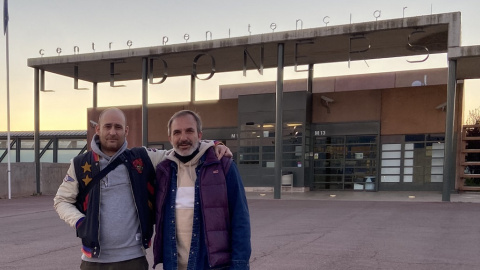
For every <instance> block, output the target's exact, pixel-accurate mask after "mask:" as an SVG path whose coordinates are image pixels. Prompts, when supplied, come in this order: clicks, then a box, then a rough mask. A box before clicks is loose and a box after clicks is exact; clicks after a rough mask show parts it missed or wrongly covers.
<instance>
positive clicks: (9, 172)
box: [5, 27, 12, 199]
mask: <svg viewBox="0 0 480 270" xmlns="http://www.w3.org/2000/svg"><path fill="white" fill-rule="evenodd" d="M5 37H6V42H7V145H8V146H7V147H8V148H7V149H8V150H7V151H8V152H7V153H8V154H7V156H8V158H7V160H8V168H7V174H8V199H11V198H12V182H11V179H12V178H11V169H10V143H11V142H10V63H9V57H8V56H9V52H8V27H7V32H6V33H5Z"/></svg>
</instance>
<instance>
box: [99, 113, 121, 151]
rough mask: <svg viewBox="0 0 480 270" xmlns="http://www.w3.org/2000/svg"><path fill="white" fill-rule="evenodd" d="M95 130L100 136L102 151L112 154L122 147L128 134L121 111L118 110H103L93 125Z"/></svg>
mask: <svg viewBox="0 0 480 270" xmlns="http://www.w3.org/2000/svg"><path fill="white" fill-rule="evenodd" d="M95 132H96V134H97V135H98V136H99V137H100V146H101V149H102V152H103V153H105V154H107V155H109V156H113V155H114V154H115V153H116V152H117V151H118V150H119V149H120V147H122V145H123V143H124V142H125V137H126V136H127V135H128V127H127V126H126V125H125V117H124V115H123V113H122V112H120V111H118V110H109V111H106V112H104V113H103V115H102V118H101V119H100V120H99V123H98V125H97V126H96V127H95Z"/></svg>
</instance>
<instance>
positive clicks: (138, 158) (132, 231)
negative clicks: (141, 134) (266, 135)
mask: <svg viewBox="0 0 480 270" xmlns="http://www.w3.org/2000/svg"><path fill="white" fill-rule="evenodd" d="M95 133H96V134H95V136H94V137H93V139H92V142H91V148H92V151H89V152H87V153H86V154H83V155H79V156H77V157H75V158H74V159H73V160H72V163H71V164H70V168H69V169H68V172H67V175H66V176H65V178H64V179H63V182H62V184H61V185H60V187H59V189H58V191H57V194H56V196H55V198H54V207H55V210H56V211H57V213H58V214H59V216H60V218H61V219H63V220H64V221H65V222H67V223H68V224H70V225H71V226H72V227H75V228H76V231H77V236H78V237H80V238H81V239H82V253H83V255H82V263H81V265H80V269H86V270H90V269H108V270H116V269H128V270H131V269H142V270H143V269H145V270H146V269H148V262H147V259H146V257H145V249H146V248H148V247H149V246H150V240H151V237H152V235H153V222H154V207H153V206H154V200H155V197H154V181H155V171H154V169H155V166H156V165H157V164H158V163H159V162H161V161H162V160H163V159H164V158H165V155H166V153H167V151H165V150H150V149H149V150H147V149H146V148H143V147H137V148H132V149H128V148H127V141H126V137H127V135H128V126H127V123H126V118H125V114H124V113H123V112H122V111H121V110H120V109H117V108H109V109H106V110H104V111H103V112H102V113H101V114H100V116H99V119H98V124H97V125H96V127H95ZM208 143H209V144H212V145H213V142H208ZM225 148H226V147H225V146H220V147H218V149H220V150H219V152H221V153H220V154H219V155H220V157H221V156H222V155H223V152H224V150H225ZM218 149H217V150H218ZM230 155H231V153H230ZM66 268H71V267H67V266H66Z"/></svg>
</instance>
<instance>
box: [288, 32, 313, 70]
mask: <svg viewBox="0 0 480 270" xmlns="http://www.w3.org/2000/svg"><path fill="white" fill-rule="evenodd" d="M314 43H315V42H313V41H311V40H303V41H299V42H296V43H295V51H294V56H293V57H294V60H295V61H294V62H295V67H294V70H295V71H296V72H302V71H308V69H301V70H299V69H298V68H297V67H298V61H297V59H298V58H299V56H298V47H299V46H300V45H311V44H314ZM300 57H301V58H306V57H307V56H303V55H302V56H300Z"/></svg>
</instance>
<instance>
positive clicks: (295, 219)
mask: <svg viewBox="0 0 480 270" xmlns="http://www.w3.org/2000/svg"><path fill="white" fill-rule="evenodd" d="M247 197H248V201H249V207H250V215H251V223H252V248H253V252H252V256H251V259H250V265H251V269H261V270H270V269H272V270H273V269H275V270H277V269H329V270H337V269H342V270H346V269H355V270H361V269H369V270H371V269H382V270H383V269H401V270H404V269H413V270H415V269H422V270H423V269H432V270H433V269H434V270H443V269H456V270H460V269H468V270H471V269H480V256H479V252H480V204H479V202H480V194H476V193H471V194H469V193H465V194H452V197H451V202H442V201H441V194H438V193H428V192H420V193H419V192H417V193H411V192H409V193H402V192H394V193H391V192H383V193H382V192H337V193H333V192H306V193H295V192H293V193H289V192H283V193H282V198H281V199H273V194H272V193H248V194H247ZM52 205H53V197H52V196H38V197H26V198H14V199H11V200H6V199H1V200H0V232H1V233H0V269H1V270H4V269H35V270H44V269H45V270H47V269H48V270H52V269H79V265H80V255H81V254H80V240H79V239H77V238H76V237H75V232H74V229H73V228H71V227H69V226H68V225H67V224H66V223H64V222H63V221H62V220H60V219H59V218H58V216H57V214H56V212H55V211H54V210H53V207H52ZM147 258H148V260H149V262H150V265H152V251H151V249H149V250H148V252H147ZM157 269H162V268H161V266H160V265H159V266H157Z"/></svg>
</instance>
